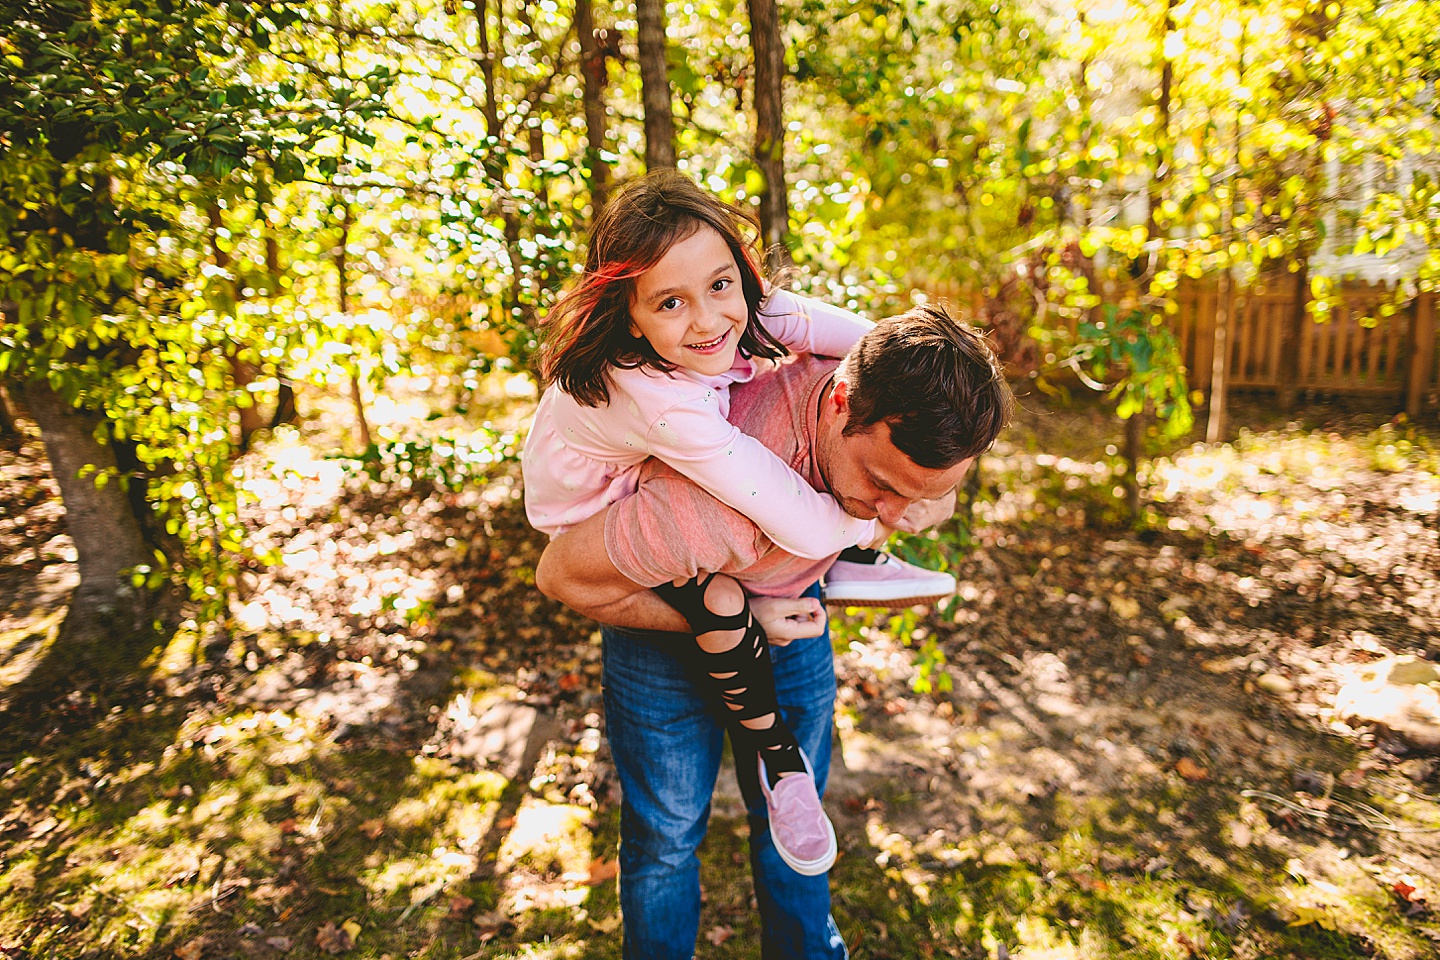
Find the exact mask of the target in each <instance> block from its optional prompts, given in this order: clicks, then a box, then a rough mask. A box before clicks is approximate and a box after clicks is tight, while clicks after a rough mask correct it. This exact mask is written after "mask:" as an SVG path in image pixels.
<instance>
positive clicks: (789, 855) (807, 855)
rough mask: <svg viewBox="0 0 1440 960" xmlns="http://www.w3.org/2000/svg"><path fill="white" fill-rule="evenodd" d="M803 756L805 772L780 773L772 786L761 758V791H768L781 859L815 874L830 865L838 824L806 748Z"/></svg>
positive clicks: (803, 872) (768, 807)
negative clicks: (823, 796)
mask: <svg viewBox="0 0 1440 960" xmlns="http://www.w3.org/2000/svg"><path fill="white" fill-rule="evenodd" d="M800 759H802V760H804V761H805V772H804V773H792V774H789V775H787V776H783V777H781V778H780V782H779V783H777V784H775V789H773V790H772V789H770V787H769V780H768V779H767V778H766V776H765V760H764V758H763V757H762V758H760V761H759V763H760V791H761V792H762V793H764V794H765V809H766V812H767V813H768V814H769V816H770V837H771V839H773V840H774V841H775V851H776V852H777V853H779V854H780V859H781V860H784V861H785V863H786V865H787V866H789V867H790V869H791V870H794V871H795V872H796V873H798V874H801V875H802V876H806V877H814V876H818V875H820V874H822V873H824V872H825V871H826V870H829V869H830V866H831V864H833V863H834V862H835V854H836V851H837V849H838V848H837V846H836V843H835V826H834V824H832V823H831V822H830V818H829V817H827V816H826V815H825V808H824V807H822V806H821V805H820V794H819V792H818V791H816V789H815V769H814V768H813V767H811V766H810V758H809V757H807V756H806V755H805V751H804V750H801V751H800Z"/></svg>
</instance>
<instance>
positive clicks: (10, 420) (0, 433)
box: [0, 384, 20, 437]
mask: <svg viewBox="0 0 1440 960" xmlns="http://www.w3.org/2000/svg"><path fill="white" fill-rule="evenodd" d="M18 436H20V426H19V424H17V423H16V422H15V414H14V413H12V412H11V411H10V402H9V398H8V397H7V396H6V395H5V385H4V384H0V437H18Z"/></svg>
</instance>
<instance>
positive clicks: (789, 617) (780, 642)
mask: <svg viewBox="0 0 1440 960" xmlns="http://www.w3.org/2000/svg"><path fill="white" fill-rule="evenodd" d="M750 612H751V613H752V614H753V615H754V617H755V620H756V622H758V623H759V624H760V627H761V628H762V629H763V630H764V631H765V637H766V638H767V639H768V640H769V641H770V642H771V643H772V644H774V645H775V646H777V647H783V646H785V645H786V644H787V643H789V642H790V641H791V640H803V639H804V638H806V637H818V636H820V634H821V633H822V632H823V631H824V630H825V607H824V605H823V604H822V603H821V602H820V601H819V600H816V599H815V598H814V597H800V598H799V599H797V600H789V599H786V598H783V597H751V598H750Z"/></svg>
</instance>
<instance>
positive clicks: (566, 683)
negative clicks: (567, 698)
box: [560, 673, 585, 693]
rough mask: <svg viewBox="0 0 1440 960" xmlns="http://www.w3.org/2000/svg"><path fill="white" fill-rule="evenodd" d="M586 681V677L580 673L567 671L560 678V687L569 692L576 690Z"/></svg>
mask: <svg viewBox="0 0 1440 960" xmlns="http://www.w3.org/2000/svg"><path fill="white" fill-rule="evenodd" d="M584 682H585V678H584V677H582V676H580V674H578V673H567V674H565V675H564V676H563V677H561V678H560V689H561V690H564V691H566V692H567V693H568V692H569V691H571V690H574V689H575V688H576V687H578V686H580V685H581V684H582V683H584Z"/></svg>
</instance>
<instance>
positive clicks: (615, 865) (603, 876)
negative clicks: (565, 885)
mask: <svg viewBox="0 0 1440 960" xmlns="http://www.w3.org/2000/svg"><path fill="white" fill-rule="evenodd" d="M619 872H620V861H619V860H606V859H605V858H604V857H596V858H595V859H594V860H591V861H590V876H589V878H588V879H587V881H586V883H587V885H588V886H592V887H594V886H598V885H599V884H602V883H604V882H605V881H606V880H613V879H614V878H615V875H616V874H617V873H619Z"/></svg>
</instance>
